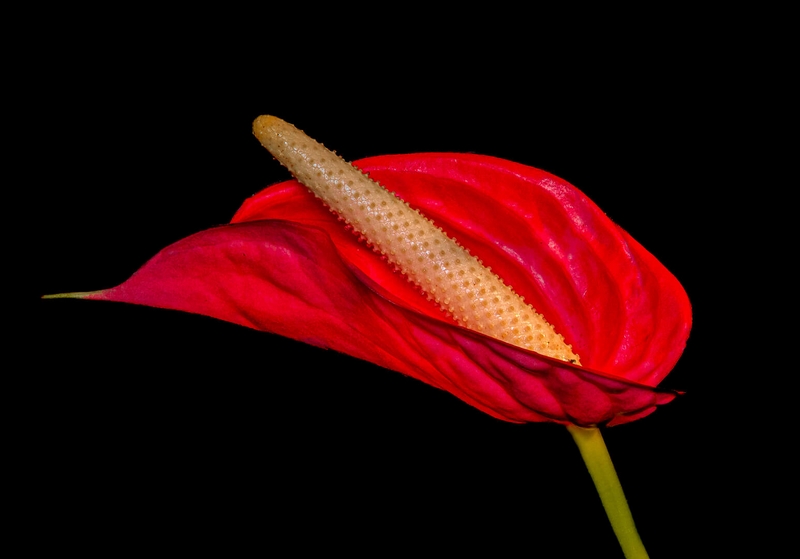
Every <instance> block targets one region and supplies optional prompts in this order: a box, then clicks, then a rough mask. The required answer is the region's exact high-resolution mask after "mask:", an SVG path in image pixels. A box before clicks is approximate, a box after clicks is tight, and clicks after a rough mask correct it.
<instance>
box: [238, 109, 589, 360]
mask: <svg viewBox="0 0 800 559" xmlns="http://www.w3.org/2000/svg"><path fill="white" fill-rule="evenodd" d="M253 132H254V134H255V135H256V137H257V138H258V139H259V141H260V142H261V143H262V144H263V145H264V147H266V148H267V149H268V150H269V151H270V153H272V155H273V156H274V157H275V158H276V159H277V160H278V161H280V162H281V163H282V164H283V165H284V166H286V168H287V169H289V171H291V173H292V174H293V175H294V176H295V177H296V178H297V180H298V181H300V182H301V183H302V184H303V185H305V186H307V187H308V188H309V190H311V191H312V192H313V193H314V195H315V196H317V197H318V198H321V199H322V200H323V201H324V202H325V203H326V204H327V205H328V206H329V208H330V210H331V211H333V212H334V213H336V214H338V215H339V216H340V217H342V218H343V219H344V220H345V221H346V222H347V223H349V224H350V225H352V226H353V228H354V229H355V230H357V231H358V232H360V233H361V234H363V235H364V237H365V238H366V239H367V240H368V241H369V242H370V243H372V244H373V245H374V247H375V250H376V252H380V253H381V254H382V255H384V256H386V257H387V259H388V260H389V262H391V263H392V264H394V265H396V266H397V268H398V269H399V270H400V271H402V272H403V273H404V274H405V275H406V276H407V277H408V279H409V281H412V282H413V283H414V284H416V285H418V286H419V287H420V289H421V290H422V291H423V292H424V293H425V294H426V295H427V296H428V299H429V300H433V301H435V302H436V303H437V304H438V305H439V307H440V308H441V309H442V310H443V311H445V312H447V313H449V314H451V315H452V316H453V317H454V318H455V319H456V321H457V322H458V323H459V324H461V325H463V326H465V327H467V328H471V329H473V330H476V331H478V332H481V333H483V334H486V335H487V336H492V337H493V338H497V339H499V340H503V341H505V342H508V343H511V344H514V345H516V346H519V347H522V348H525V349H529V350H532V351H535V352H537V353H541V354H542V355H547V356H548V357H554V358H556V359H561V360H562V361H568V362H570V363H578V362H579V358H578V356H577V355H576V354H575V353H573V351H572V348H571V346H569V345H568V344H566V343H565V342H564V338H563V337H562V336H561V335H560V334H557V333H556V332H555V330H554V329H553V327H552V325H551V324H550V323H548V322H547V320H545V318H544V317H543V316H542V315H541V314H539V313H537V312H536V311H535V310H534V309H533V307H531V306H530V305H528V304H526V303H525V301H524V299H523V298H522V297H520V296H519V295H517V294H516V293H515V292H514V290H513V289H512V288H511V287H510V286H508V285H506V284H505V283H504V282H503V280H502V279H501V278H500V277H499V276H498V275H497V274H494V273H492V271H491V268H487V267H485V266H484V265H483V262H482V261H481V260H479V259H478V258H476V257H475V256H473V255H472V254H470V252H469V251H468V250H467V249H466V248H464V247H462V246H461V245H460V244H458V243H457V242H456V241H455V240H454V239H452V238H450V237H448V236H447V235H446V234H445V233H444V232H443V231H442V230H441V228H439V227H437V226H436V225H434V223H433V222H432V221H431V220H429V219H428V218H426V217H425V216H423V215H422V214H421V213H420V212H419V210H417V209H413V208H411V207H410V206H409V205H408V203H407V202H404V201H403V200H401V199H400V198H398V197H397V196H396V195H395V194H393V193H392V192H389V191H388V190H387V189H385V188H384V187H382V186H381V185H380V184H379V183H377V182H375V181H373V180H372V179H370V178H369V177H368V176H367V175H365V174H364V173H362V172H361V171H360V170H359V169H357V168H356V167H354V166H352V165H351V164H349V163H347V162H346V161H345V160H344V159H342V158H341V157H339V156H337V155H336V154H335V153H333V152H331V151H330V150H328V149H327V148H325V147H324V146H323V145H322V144H320V143H318V142H316V141H315V140H313V139H311V138H309V137H308V136H307V135H306V134H305V133H304V132H302V131H301V130H298V129H297V128H296V127H294V126H293V125H291V124H289V123H287V122H285V121H283V120H281V119H279V118H276V117H273V116H261V117H259V118H257V119H256V120H255V122H254V123H253Z"/></svg>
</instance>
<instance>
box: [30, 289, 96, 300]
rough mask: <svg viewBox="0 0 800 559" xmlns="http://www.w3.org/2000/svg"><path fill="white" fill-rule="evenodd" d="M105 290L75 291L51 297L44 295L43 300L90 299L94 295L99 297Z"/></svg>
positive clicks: (51, 295) (54, 294) (53, 294)
mask: <svg viewBox="0 0 800 559" xmlns="http://www.w3.org/2000/svg"><path fill="white" fill-rule="evenodd" d="M103 291H104V290H102V289H101V290H99V291H74V292H72V293H52V294H50V295H42V299H89V298H92V296H94V295H99V294H100V293H102V292H103Z"/></svg>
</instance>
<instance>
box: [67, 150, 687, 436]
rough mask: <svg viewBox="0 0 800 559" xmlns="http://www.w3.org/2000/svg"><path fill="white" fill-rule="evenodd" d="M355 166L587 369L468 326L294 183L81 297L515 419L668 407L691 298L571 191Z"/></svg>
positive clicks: (450, 173) (447, 171) (401, 165)
mask: <svg viewBox="0 0 800 559" xmlns="http://www.w3.org/2000/svg"><path fill="white" fill-rule="evenodd" d="M354 164H355V165H356V166H357V167H359V168H360V169H362V170H363V171H366V172H368V173H369V174H370V176H371V177H372V178H373V179H375V180H377V181H379V182H380V183H381V184H383V185H384V186H386V187H387V188H389V189H390V190H392V191H394V192H395V193H396V194H397V195H398V196H400V197H401V198H402V199H404V200H405V201H407V202H409V203H410V204H411V205H412V207H415V208H417V209H419V210H420V211H421V212H422V213H423V214H424V215H426V216H427V217H429V218H431V219H432V220H433V221H434V222H435V223H436V224H437V225H438V226H440V227H441V228H442V229H443V230H444V231H445V232H446V233H448V234H449V235H450V236H452V237H454V238H456V239H458V240H459V242H460V243H461V244H462V245H464V246H466V247H469V248H470V249H471V251H472V252H473V254H475V255H477V256H478V257H480V258H481V259H482V260H483V262H484V264H485V265H487V266H490V267H491V268H492V270H493V271H494V272H495V273H497V274H498V275H499V276H500V277H501V278H503V279H504V280H505V281H506V282H507V283H508V284H509V285H511V286H513V287H514V289H515V290H516V292H517V293H518V294H520V295H522V296H524V297H525V299H526V301H527V302H529V303H531V304H532V305H533V307H534V308H536V310H537V311H539V312H540V313H542V314H543V315H544V316H545V317H547V320H548V321H550V322H551V323H552V324H553V326H554V327H555V329H556V331H557V332H559V333H561V334H562V335H563V336H564V338H565V339H566V340H568V341H569V343H571V344H572V346H573V348H574V349H575V351H576V353H578V354H579V355H580V357H581V361H582V363H583V366H578V365H572V364H569V363H565V362H563V361H559V360H556V359H552V358H549V357H545V356H542V355H539V354H537V353H534V352H532V351H528V350H525V349H521V348H519V347H516V346H512V345H509V344H506V343H504V342H501V341H498V340H496V339H494V338H490V337H487V336H485V335H482V334H480V333H477V332H474V331H472V330H469V329H466V328H463V327H461V326H459V325H457V324H456V323H455V322H454V321H453V320H452V319H450V318H448V317H447V316H446V315H445V314H444V313H443V312H442V311H441V310H439V309H438V308H437V307H436V306H435V305H434V304H432V303H431V302H429V301H428V300H426V298H425V297H422V296H420V293H419V291H418V289H416V288H415V286H414V285H413V284H411V283H409V282H408V281H406V279H405V277H404V276H403V275H402V274H400V273H397V272H396V271H393V270H392V267H391V266H390V265H388V264H387V263H386V262H384V261H382V259H381V257H380V256H379V255H378V254H376V253H375V252H374V251H373V250H371V248H370V246H367V244H366V243H364V242H359V239H358V238H357V236H356V235H353V234H351V232H349V231H347V230H346V228H345V227H343V224H342V223H339V222H337V219H336V217H334V216H333V215H332V214H331V213H330V212H329V211H327V209H325V208H324V207H323V205H322V204H321V203H320V202H319V200H316V199H315V198H314V197H313V195H311V194H310V193H309V192H308V191H307V190H306V188H305V187H303V186H301V185H300V184H299V183H298V182H297V181H294V180H292V181H287V182H284V183H280V184H277V185H274V186H271V187H269V188H267V189H265V190H264V191H262V192H260V193H259V194H257V195H255V196H253V197H252V198H250V199H248V200H247V201H246V202H245V203H244V205H243V206H242V207H241V208H240V209H239V211H238V212H237V213H236V215H235V216H234V218H233V222H232V224H230V225H227V226H223V227H218V228H214V229H209V230H207V231H203V232H201V233H197V234H196V235H193V236H191V237H188V238H186V239H183V240H181V241H179V242H177V243H175V244H173V245H172V246H169V247H167V248H166V249H164V250H162V251H161V252H160V253H159V254H157V255H156V256H155V257H154V258H153V259H151V260H150V261H149V262H148V263H147V264H145V265H144V266H143V267H142V268H141V269H140V270H139V271H138V272H136V274H134V275H133V276H132V277H131V278H130V279H129V280H127V281H126V282H124V283H123V284H121V285H119V286H118V287H115V288H111V289H106V290H104V291H98V292H92V293H86V294H79V296H82V297H84V298H87V299H101V300H109V301H122V302H128V303H137V304H143V305H150V306H155V307H162V308H170V309H177V310H183V311H188V312H193V313H199V314H204V315H208V316H213V317H216V318H220V319H222V320H227V321H230V322H234V323H237V324H241V325H244V326H247V327H251V328H256V329H259V330H264V331H268V332H273V333H276V334H280V335H282V336H287V337H290V338H294V339H297V340H301V341H304V342H307V343H310V344H313V345H316V346H320V347H325V348H331V349H334V350H337V351H340V352H344V353H347V354H349V355H352V356H354V357H357V358H360V359H366V360H368V361H371V362H373V363H376V364H378V365H380V366H382V367H385V368H388V369H392V370H395V371H399V372H401V373H405V374H407V375H410V376H412V377H414V378H417V379H419V380H422V381H424V382H426V383H428V384H431V385H433V386H436V387H438V388H441V389H443V390H447V391H448V392H451V393H452V394H454V395H456V396H457V397H459V398H461V399H462V400H464V401H465V402H467V403H469V404H471V405H473V406H475V407H476V408H478V409H481V410H483V411H484V412H486V413H488V414H490V415H492V416H494V417H497V418H500V419H503V420H506V421H512V422H529V421H551V422H557V423H563V424H567V425H577V426H595V425H618V424H622V423H626V422H629V421H632V420H635V419H638V418H640V417H643V416H645V415H647V414H649V413H651V412H652V411H653V410H654V409H655V407H656V406H659V405H662V404H665V403H667V402H669V401H671V400H672V399H673V398H674V397H675V395H676V393H675V392H672V391H667V390H662V389H659V388H657V387H656V386H657V384H658V383H659V382H660V381H661V380H662V379H663V378H664V377H665V376H666V375H667V374H668V373H669V371H670V370H671V369H672V367H673V366H674V365H675V363H676V361H677V360H678V358H679V357H680V355H681V353H682V351H683V349H684V346H685V343H686V340H687V337H688V335H689V329H690V325H691V310H690V305H689V301H688V298H687V296H686V293H685V292H684V290H683V288H682V287H681V285H680V284H679V283H678V281H677V280H676V279H675V278H674V277H673V276H672V274H670V273H669V272H668V271H667V270H666V269H665V268H664V266H663V265H661V264H660V263H659V262H658V261H657V260H656V259H655V257H653V256H652V255H651V254H650V253H649V252H647V251H646V250H645V249H644V248H643V247H642V246H641V245H639V244H638V243H637V242H636V241H635V240H634V239H632V238H631V237H630V236H629V235H628V234H627V233H625V231H623V230H622V229H620V228H619V227H618V226H616V225H615V224H614V223H612V222H611V220H610V219H609V218H608V217H606V215H605V214H604V213H603V212H602V211H601V210H600V209H599V208H598V207H597V206H596V205H595V204H594V203H593V202H592V201H591V200H589V199H588V198H587V197H586V196H585V195H583V194H582V193H581V192H580V191H579V190H577V189H576V188H575V187H573V186H572V185H570V184H568V183H566V182H565V181H563V180H561V179H558V178H557V177H555V176H553V175H550V174H548V173H546V172H543V171H540V170H538V169H534V168H531V167H527V166H524V165H520V164H517V163H512V162H509V161H505V160H501V159H497V158H492V157H486V156H479V155H465V154H452V153H426V154H412V155H396V156H380V157H372V158H367V159H362V160H360V161H355V162H354ZM362 241H363V239H362ZM72 296H78V295H76V294H73V295H72Z"/></svg>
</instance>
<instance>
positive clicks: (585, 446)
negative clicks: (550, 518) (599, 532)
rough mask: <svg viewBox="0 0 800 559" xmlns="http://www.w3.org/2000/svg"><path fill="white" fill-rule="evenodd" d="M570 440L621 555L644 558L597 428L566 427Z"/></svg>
mask: <svg viewBox="0 0 800 559" xmlns="http://www.w3.org/2000/svg"><path fill="white" fill-rule="evenodd" d="M567 430H569V433H570V435H572V438H573V439H575V443H576V444H577V445H578V448H579V449H580V451H581V456H583V461H584V462H585V463H586V467H587V468H588V470H589V474H590V475H591V476H592V481H594V486H595V487H596V488H597V493H599V494H600V500H601V501H602V502H603V507H604V508H605V509H606V514H607V515H608V519H609V520H610V521H611V527H612V528H613V529H614V533H615V534H616V535H617V540H619V544H620V545H621V546H622V552H623V553H624V554H625V557H626V558H627V559H648V555H647V551H645V549H644V544H643V543H642V539H641V538H640V537H639V532H637V531H636V525H635V524H634V523H633V516H631V509H630V508H628V501H627V500H626V499H625V494H624V493H623V492H622V486H621V485H620V483H619V478H618V477H617V471H616V470H615V469H614V464H613V463H612V462H611V457H610V456H609V455H608V449H607V448H606V443H605V442H604V441H603V435H601V434H600V429H598V428H596V427H593V428H590V429H585V428H583V427H578V426H576V425H568V426H567Z"/></svg>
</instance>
